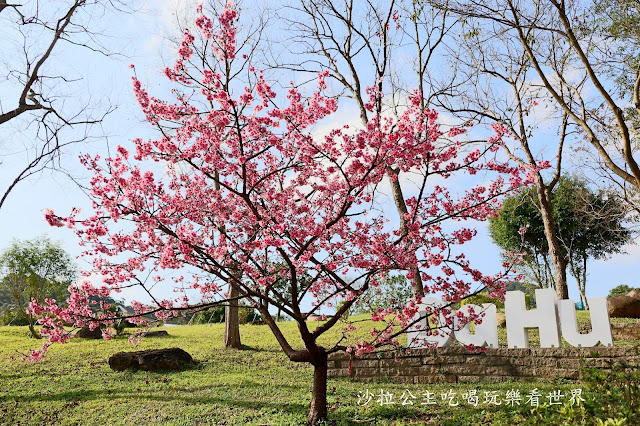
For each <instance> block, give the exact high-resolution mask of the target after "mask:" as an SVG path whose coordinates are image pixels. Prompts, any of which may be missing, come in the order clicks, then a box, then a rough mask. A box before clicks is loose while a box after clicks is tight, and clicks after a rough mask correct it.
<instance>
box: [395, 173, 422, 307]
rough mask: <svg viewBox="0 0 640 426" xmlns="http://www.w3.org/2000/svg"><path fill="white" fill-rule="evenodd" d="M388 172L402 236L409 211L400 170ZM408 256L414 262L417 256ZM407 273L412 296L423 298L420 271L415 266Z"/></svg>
mask: <svg viewBox="0 0 640 426" xmlns="http://www.w3.org/2000/svg"><path fill="white" fill-rule="evenodd" d="M388 170H389V171H390V172H391V173H393V176H395V179H391V176H389V181H390V182H391V193H392V194H393V201H394V203H395V205H396V209H397V210H398V215H399V216H400V233H401V234H404V233H406V232H407V220H406V219H405V217H404V215H405V214H407V213H408V212H409V211H408V210H407V204H406V202H405V200H404V195H403V194H402V187H401V186H400V170H398V169H393V168H391V167H389V168H388ZM409 243H410V241H407V240H405V245H409ZM409 256H411V257H412V260H414V261H415V262H416V265H417V259H418V255H417V254H416V252H415V251H413V252H412V253H409ZM409 271H410V272H411V274H412V276H413V277H412V278H411V287H412V288H413V295H414V296H415V297H423V296H424V284H423V283H422V277H421V276H420V270H419V269H418V267H417V266H414V267H411V268H410V269H409Z"/></svg>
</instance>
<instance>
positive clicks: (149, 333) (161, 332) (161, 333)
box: [144, 330, 169, 337]
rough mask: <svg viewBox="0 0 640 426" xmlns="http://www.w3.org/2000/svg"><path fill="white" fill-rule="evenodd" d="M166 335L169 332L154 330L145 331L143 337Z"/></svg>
mask: <svg viewBox="0 0 640 426" xmlns="http://www.w3.org/2000/svg"><path fill="white" fill-rule="evenodd" d="M168 335H169V333H168V332H167V331H166V330H156V331H149V332H147V333H145V335H144V337H166V336H168Z"/></svg>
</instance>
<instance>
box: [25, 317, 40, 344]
mask: <svg viewBox="0 0 640 426" xmlns="http://www.w3.org/2000/svg"><path fill="white" fill-rule="evenodd" d="M28 317H29V331H30V332H31V337H33V338H34V339H42V336H40V333H38V330H36V328H35V327H34V326H33V318H32V317H31V315H28Z"/></svg>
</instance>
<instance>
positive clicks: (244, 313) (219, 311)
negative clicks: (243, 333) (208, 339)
mask: <svg viewBox="0 0 640 426" xmlns="http://www.w3.org/2000/svg"><path fill="white" fill-rule="evenodd" d="M224 318H225V314H224V306H214V307H211V308H208V309H204V310H202V311H199V312H196V313H195V314H194V316H193V319H192V320H191V323H192V324H196V325H197V324H217V323H220V322H224ZM238 322H239V323H240V324H247V323H251V324H255V323H262V316H261V315H260V313H258V311H257V310H255V309H253V308H251V307H249V306H242V307H240V308H239V309H238Z"/></svg>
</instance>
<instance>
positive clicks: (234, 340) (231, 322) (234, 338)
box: [224, 285, 241, 349]
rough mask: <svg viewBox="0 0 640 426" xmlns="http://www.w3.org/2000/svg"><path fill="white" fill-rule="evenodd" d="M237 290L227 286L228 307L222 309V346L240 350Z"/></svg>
mask: <svg viewBox="0 0 640 426" xmlns="http://www.w3.org/2000/svg"><path fill="white" fill-rule="evenodd" d="M237 297H238V290H237V289H236V288H235V287H233V286H231V285H230V286H229V299H231V300H230V301H229V305H227V306H225V308H224V346H225V347H227V348H234V349H239V348H240V345H241V343H240V321H238V300H237Z"/></svg>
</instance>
